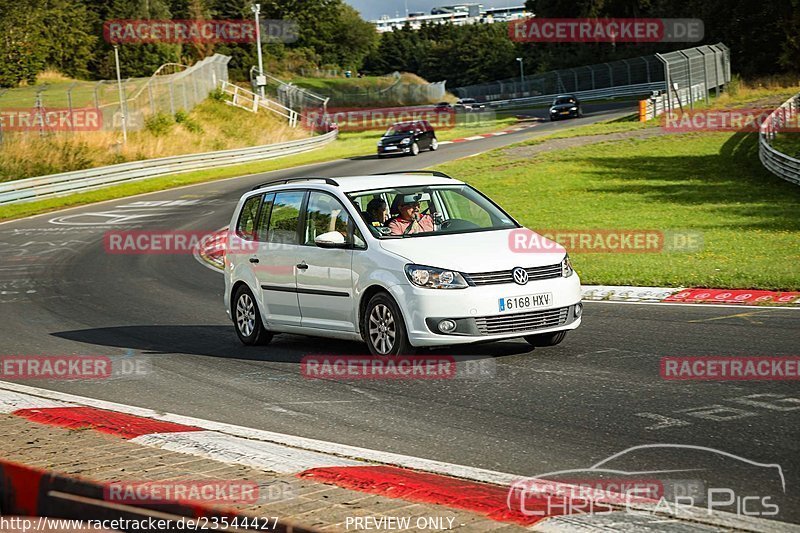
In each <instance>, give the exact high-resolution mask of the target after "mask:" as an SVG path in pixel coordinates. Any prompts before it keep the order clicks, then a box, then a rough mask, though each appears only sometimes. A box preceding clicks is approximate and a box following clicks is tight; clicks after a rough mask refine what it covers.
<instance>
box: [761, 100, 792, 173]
mask: <svg viewBox="0 0 800 533" xmlns="http://www.w3.org/2000/svg"><path fill="white" fill-rule="evenodd" d="M798 116H800V93H798V94H796V95H794V96H792V97H791V98H789V99H788V100H786V101H785V102H784V103H783V105H781V106H780V107H779V108H777V109H776V110H775V111H773V112H772V113H771V114H770V115H769V116H768V117H767V118H766V120H764V122H762V123H761V128H760V129H759V132H758V157H759V159H761V164H762V165H764V167H765V168H766V169H767V170H769V171H770V172H772V173H773V174H775V175H776V176H778V177H779V178H783V179H785V180H786V181H790V182H792V183H794V184H796V185H800V159H797V158H795V157H791V156H789V155H786V154H784V153H783V152H779V151H778V150H776V149H775V148H773V146H772V142H773V141H774V140H775V136H776V135H777V134H778V133H780V132H781V129H783V128H784V127H785V126H786V125H788V124H789V123H792V124H794V125H795V127H796V125H797V122H798ZM795 131H796V130H795ZM794 135H800V133H794Z"/></svg>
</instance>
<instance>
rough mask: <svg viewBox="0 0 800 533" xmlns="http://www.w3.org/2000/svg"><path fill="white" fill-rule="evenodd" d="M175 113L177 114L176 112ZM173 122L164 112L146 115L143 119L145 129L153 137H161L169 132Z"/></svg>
mask: <svg viewBox="0 0 800 533" xmlns="http://www.w3.org/2000/svg"><path fill="white" fill-rule="evenodd" d="M175 115H176V116H177V113H176V114H175ZM173 124H174V122H173V120H172V118H171V117H170V116H169V115H168V114H166V113H156V114H155V115H151V116H149V117H147V118H146V119H145V121H144V127H145V129H146V130H147V131H149V132H150V133H152V134H153V136H155V137H161V136H163V135H166V134H167V133H169V132H170V130H171V129H172V125H173Z"/></svg>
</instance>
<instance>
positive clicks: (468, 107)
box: [453, 98, 485, 111]
mask: <svg viewBox="0 0 800 533" xmlns="http://www.w3.org/2000/svg"><path fill="white" fill-rule="evenodd" d="M453 107H454V108H455V110H456V111H480V110H481V109H483V108H484V107H485V106H484V104H482V103H480V102H478V101H477V100H475V99H474V98H462V99H461V100H459V101H458V102H456V105H455V106H453Z"/></svg>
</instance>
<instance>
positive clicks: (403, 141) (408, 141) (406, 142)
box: [400, 137, 411, 144]
mask: <svg viewBox="0 0 800 533" xmlns="http://www.w3.org/2000/svg"><path fill="white" fill-rule="evenodd" d="M400 142H401V143H403V144H408V143H410V142H411V137H406V138H405V139H403V140H402V141H400Z"/></svg>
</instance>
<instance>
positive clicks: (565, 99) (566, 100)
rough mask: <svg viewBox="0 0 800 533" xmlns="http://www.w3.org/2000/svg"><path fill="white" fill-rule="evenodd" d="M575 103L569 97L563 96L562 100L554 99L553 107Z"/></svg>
mask: <svg viewBox="0 0 800 533" xmlns="http://www.w3.org/2000/svg"><path fill="white" fill-rule="evenodd" d="M575 103H577V102H576V101H575V99H574V98H572V97H571V96H565V97H563V98H556V99H555V101H554V102H553V105H564V104H575Z"/></svg>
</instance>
